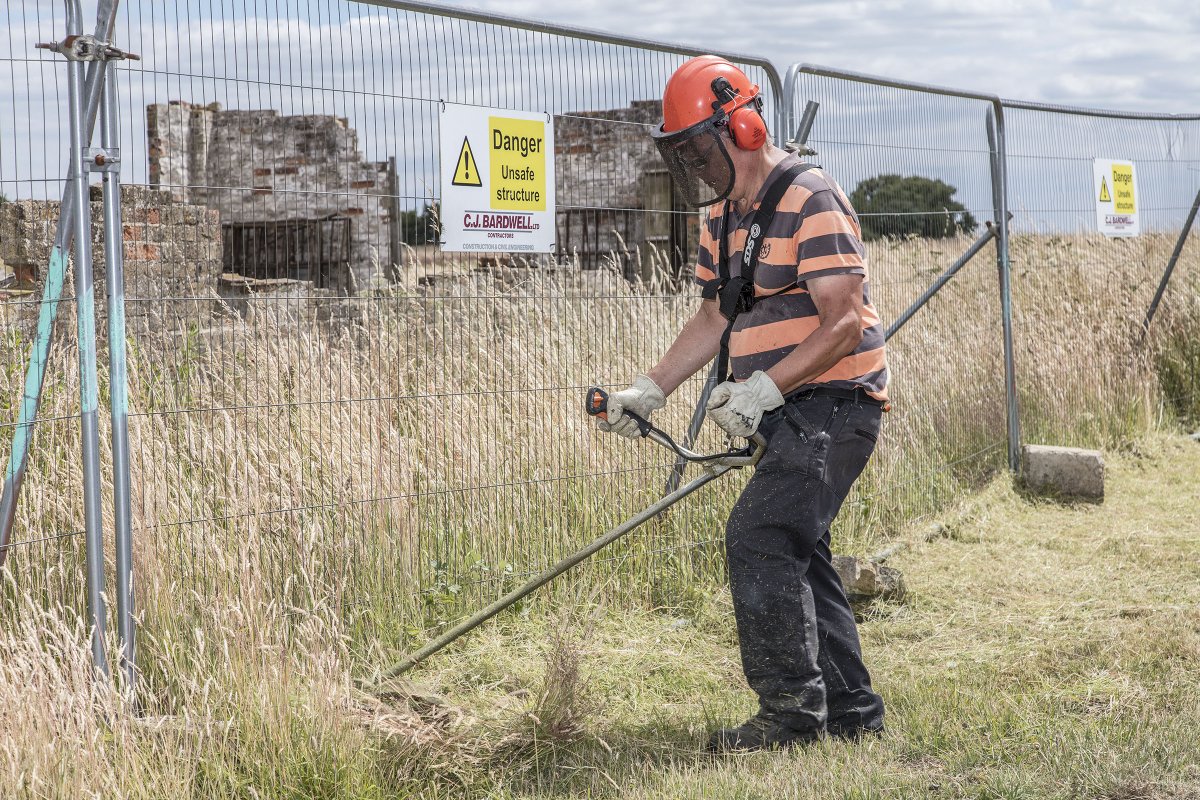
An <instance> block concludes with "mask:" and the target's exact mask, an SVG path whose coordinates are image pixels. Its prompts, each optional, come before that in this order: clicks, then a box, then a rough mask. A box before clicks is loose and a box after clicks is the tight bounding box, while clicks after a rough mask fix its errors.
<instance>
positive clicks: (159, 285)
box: [0, 186, 221, 319]
mask: <svg viewBox="0 0 1200 800" xmlns="http://www.w3.org/2000/svg"><path fill="white" fill-rule="evenodd" d="M91 198H92V202H91V213H92V250H93V267H92V268H93V275H94V276H95V282H96V288H97V301H98V302H101V300H102V296H103V294H104V281H105V276H104V249H103V236H102V230H101V225H102V218H103V216H102V215H103V209H102V208H101V203H100V187H99V186H93V187H91ZM59 205H60V204H59V203H58V201H48V200H20V201H14V202H10V203H4V204H3V205H0V259H2V260H3V261H4V262H5V263H6V264H7V265H8V266H9V268H10V269H13V270H14V271H15V272H16V274H17V275H18V276H22V277H24V278H25V279H26V280H27V281H29V282H37V281H40V280H42V279H43V278H44V277H45V271H46V267H47V265H48V264H49V262H50V250H51V247H52V246H53V244H54V231H55V228H56V226H57V223H58V215H59ZM121 217H122V231H121V238H122V246H123V252H124V255H125V293H126V296H127V297H128V298H129V299H130V301H131V302H130V303H129V306H128V309H127V314H128V315H129V316H130V318H131V319H132V318H135V317H138V316H146V315H149V316H153V311H154V307H155V306H156V305H161V301H162V300H164V299H170V298H189V297H197V296H202V297H211V296H213V295H214V294H215V285H216V279H217V276H218V275H219V274H220V272H221V225H220V219H219V215H218V213H217V212H216V211H214V210H211V209H207V208H204V207H203V206H197V205H192V204H187V203H175V202H172V197H171V195H170V194H169V193H166V192H159V191H156V190H153V189H148V188H146V187H142V186H122V187H121ZM67 283H68V285H67V287H66V291H65V292H64V294H65V295H66V296H71V295H72V294H73V292H72V291H71V286H72V285H73V284H72V282H71V279H70V278H68V282H67ZM141 299H145V300H148V301H150V302H139V300H141Z"/></svg>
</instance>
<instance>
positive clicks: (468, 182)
mask: <svg viewBox="0 0 1200 800" xmlns="http://www.w3.org/2000/svg"><path fill="white" fill-rule="evenodd" d="M452 183H453V184H454V185H455V186H483V179H482V177H481V176H480V175H479V167H478V166H477V165H476V164H475V156H474V155H473V154H472V153H471V143H470V142H469V141H467V137H465V136H464V137H463V143H462V150H460V151H459V152H458V166H456V167H455V168H454V180H453V181H452Z"/></svg>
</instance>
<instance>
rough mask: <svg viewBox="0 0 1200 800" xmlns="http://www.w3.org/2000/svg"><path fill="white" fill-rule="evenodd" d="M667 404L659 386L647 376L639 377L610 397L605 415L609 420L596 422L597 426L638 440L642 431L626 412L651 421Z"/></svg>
mask: <svg viewBox="0 0 1200 800" xmlns="http://www.w3.org/2000/svg"><path fill="white" fill-rule="evenodd" d="M666 404H667V398H666V396H665V395H664V394H663V391H662V389H660V388H658V384H656V383H655V382H654V381H652V380H650V379H649V378H648V377H646V376H645V375H638V376H637V377H636V378H634V380H633V385H632V386H630V387H629V388H628V389H622V390H621V391H619V392H613V393H612V394H610V395H609V396H608V412H607V413H606V414H605V416H606V417H608V419H607V420H603V419H600V420H596V425H597V426H598V427H599V428H600V430H602V431H606V432H608V431H611V432H612V433H619V434H620V435H622V436H626V437H628V438H630V439H636V438H638V437H639V436H641V435H642V434H641V431H639V430H638V426H637V423H636V422H634V421H633V420H632V419H630V418H629V417H628V416H626V415H625V413H624V412H626V411H632V412H633V413H634V414H637V415H638V416H639V417H641V418H642V419H644V420H649V419H650V415H651V414H652V413H654V412H655V411H657V410H658V409H660V408H662V407H663V406H665V405H666Z"/></svg>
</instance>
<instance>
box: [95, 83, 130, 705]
mask: <svg viewBox="0 0 1200 800" xmlns="http://www.w3.org/2000/svg"><path fill="white" fill-rule="evenodd" d="M117 113H118V108H117V85H116V67H115V65H114V64H113V63H112V62H111V61H108V62H105V65H104V97H103V102H102V103H101V106H100V146H101V148H102V152H103V154H104V158H105V164H104V165H102V166H100V167H98V169H99V171H100V172H101V173H102V175H103V180H104V263H105V267H106V270H107V272H106V282H107V283H108V287H107V288H108V364H109V368H108V373H109V389H108V394H109V408H110V410H111V413H112V459H113V520H114V527H115V529H116V530H115V538H116V568H117V634H118V636H119V640H120V643H121V644H120V646H121V658H120V666H121V671H122V672H123V673H124V679H125V686H124V689H125V692H126V695H127V696H128V697H129V698H130V699H133V698H134V697H135V696H136V680H137V659H136V654H135V640H134V636H135V631H134V626H133V540H132V531H131V523H130V516H131V511H130V497H129V492H130V486H129V389H128V376H127V370H126V365H125V260H124V255H125V254H124V252H123V249H124V247H123V240H122V236H121V149H120V147H121V140H120V124H119V122H118V119H117ZM93 169H97V168H96V167H94V168H93Z"/></svg>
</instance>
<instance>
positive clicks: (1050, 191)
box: [1006, 102, 1200, 445]
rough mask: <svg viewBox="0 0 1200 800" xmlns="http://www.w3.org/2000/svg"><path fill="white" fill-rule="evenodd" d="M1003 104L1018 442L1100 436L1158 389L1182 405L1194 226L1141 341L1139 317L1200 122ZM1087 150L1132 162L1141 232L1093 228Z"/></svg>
mask: <svg viewBox="0 0 1200 800" xmlns="http://www.w3.org/2000/svg"><path fill="white" fill-rule="evenodd" d="M1006 105H1008V106H1009V107H1008V108H1007V109H1006V115H1007V119H1008V134H1009V140H1008V167H1009V187H1010V189H1009V193H1010V198H1011V202H1010V208H1011V209H1012V211H1013V213H1014V215H1015V217H1014V220H1013V238H1012V245H1011V250H1012V261H1013V271H1014V305H1015V314H1016V330H1017V334H1018V341H1019V343H1020V347H1019V353H1020V354H1021V364H1020V369H1019V371H1018V376H1019V385H1020V388H1021V403H1022V416H1023V420H1024V422H1025V434H1026V438H1027V440H1028V441H1030V442H1035V443H1044V444H1077V443H1081V442H1089V443H1094V444H1098V445H1104V444H1112V443H1114V442H1116V441H1119V440H1120V439H1122V438H1123V437H1124V436H1125V432H1126V431H1128V430H1130V429H1131V425H1130V423H1131V422H1135V421H1137V424H1138V425H1144V424H1149V423H1150V422H1151V421H1152V420H1154V419H1155V418H1156V417H1157V415H1158V413H1159V405H1160V400H1161V399H1163V398H1165V399H1167V400H1169V401H1170V403H1171V404H1172V406H1173V407H1174V408H1175V409H1176V410H1178V411H1181V412H1186V413H1189V414H1191V415H1194V413H1195V397H1196V380H1197V372H1198V369H1200V360H1198V359H1197V354H1196V348H1195V346H1194V345H1193V344H1190V342H1191V341H1192V340H1193V339H1194V334H1192V333H1190V330H1194V328H1192V329H1190V330H1189V325H1190V324H1192V323H1194V321H1195V320H1196V319H1197V309H1196V304H1195V298H1196V296H1197V280H1198V279H1200V275H1198V271H1197V269H1196V267H1197V264H1198V263H1200V252H1198V249H1197V246H1196V237H1197V233H1196V231H1195V230H1193V231H1192V233H1191V236H1190V237H1189V238H1190V241H1188V242H1186V243H1185V246H1184V249H1183V251H1182V256H1181V258H1180V261H1179V264H1178V267H1177V269H1176V272H1175V274H1174V276H1173V279H1172V283H1171V288H1170V291H1169V293H1168V295H1167V302H1166V303H1165V305H1164V310H1165V313H1163V316H1162V317H1160V318H1156V320H1155V325H1154V327H1153V328H1152V330H1151V334H1152V335H1151V336H1149V337H1147V338H1146V339H1143V335H1142V330H1143V329H1142V322H1143V319H1144V318H1145V314H1146V310H1147V307H1148V306H1149V305H1150V301H1151V299H1152V297H1153V296H1154V292H1155V289H1156V288H1157V286H1158V284H1159V280H1160V278H1161V277H1162V275H1163V271H1164V270H1165V268H1166V266H1167V263H1168V261H1169V259H1170V256H1171V253H1172V251H1173V249H1174V247H1175V245H1176V243H1177V241H1178V239H1179V235H1180V232H1181V229H1182V226H1183V223H1184V221H1185V219H1186V218H1187V215H1188V211H1189V209H1190V208H1191V206H1192V204H1193V202H1194V200H1195V197H1196V192H1197V190H1198V189H1200V119H1196V118H1186V117H1181V118H1174V119H1173V118H1168V117H1159V118H1154V117H1150V116H1148V115H1145V116H1143V115H1122V114H1119V113H1116V112H1109V113H1106V112H1091V113H1069V110H1068V109H1060V108H1055V107H1052V106H1036V105H1032V104H1020V103H1007V102H1006ZM1097 158H1101V159H1119V160H1127V161H1132V162H1133V163H1134V165H1135V168H1136V181H1137V188H1136V197H1135V200H1136V203H1137V214H1138V216H1139V217H1140V224H1141V234H1140V235H1139V236H1137V237H1130V238H1125V237H1109V236H1105V235H1104V234H1102V233H1100V232H1099V231H1098V223H1097V216H1096V213H1097V212H1096V207H1097V200H1098V194H1097V192H1098V191H1099V190H1098V189H1097V188H1096V187H1095V186H1094V183H1095V181H1094V176H1093V161H1094V160H1095V159H1097ZM1051 298H1054V299H1057V300H1058V302H1048V301H1049V300H1050V299H1051ZM1134 427H1136V425H1135V426H1134Z"/></svg>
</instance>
